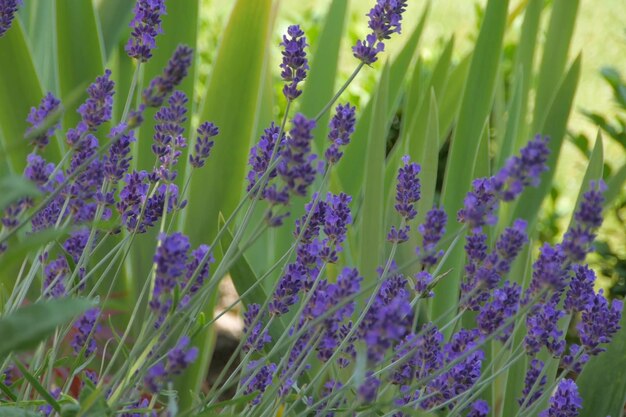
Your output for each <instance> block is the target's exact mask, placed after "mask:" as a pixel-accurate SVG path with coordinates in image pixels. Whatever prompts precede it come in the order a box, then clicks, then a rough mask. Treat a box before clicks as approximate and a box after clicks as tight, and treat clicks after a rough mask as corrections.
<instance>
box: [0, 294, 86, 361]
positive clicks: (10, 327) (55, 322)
mask: <svg viewBox="0 0 626 417" xmlns="http://www.w3.org/2000/svg"><path fill="white" fill-rule="evenodd" d="M92 305H93V303H92V302H91V301H89V300H86V299H80V298H60V299H56V300H46V301H39V302H37V303H34V304H30V305H27V306H25V307H20V308H19V309H17V310H15V311H14V312H11V313H9V314H6V315H3V316H2V317H0V334H1V335H2V338H0V358H2V357H5V356H6V355H7V354H9V353H11V352H20V351H23V350H27V349H30V348H32V347H35V346H37V344H38V343H39V342H41V341H43V340H45V339H46V337H48V336H49V335H51V334H52V333H54V331H55V329H56V328H57V327H58V326H60V325H63V324H65V323H67V322H69V321H70V320H72V319H73V318H74V317H76V316H78V315H80V314H81V313H83V312H84V311H85V310H87V309H88V308H89V307H90V306H92Z"/></svg>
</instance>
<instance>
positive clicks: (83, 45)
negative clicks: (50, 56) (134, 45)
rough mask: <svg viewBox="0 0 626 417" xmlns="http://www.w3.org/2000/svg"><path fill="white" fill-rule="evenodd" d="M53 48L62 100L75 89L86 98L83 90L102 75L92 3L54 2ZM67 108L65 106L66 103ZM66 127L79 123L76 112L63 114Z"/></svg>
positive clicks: (98, 32) (69, 0)
mask: <svg viewBox="0 0 626 417" xmlns="http://www.w3.org/2000/svg"><path fill="white" fill-rule="evenodd" d="M56 28H57V31H56V47H57V65H58V79H59V87H60V93H61V99H62V100H63V101H65V99H66V97H68V96H69V95H71V93H72V92H73V91H74V90H75V89H76V88H77V87H82V88H83V91H82V93H81V96H80V98H79V102H82V101H83V100H84V99H85V98H86V97H87V92H86V90H85V89H86V87H87V86H88V85H89V84H90V83H92V82H93V81H94V80H95V79H96V77H98V76H100V75H102V74H103V73H104V64H103V62H104V58H103V53H102V45H101V39H100V30H99V27H98V24H97V21H96V15H95V13H94V10H93V5H92V3H91V1H79V2H76V1H73V0H56ZM66 105H67V103H66ZM64 120H65V127H66V128H67V127H74V126H75V125H76V124H77V123H78V121H79V120H80V115H79V114H78V113H77V112H76V111H75V109H68V111H66V112H65V117H64Z"/></svg>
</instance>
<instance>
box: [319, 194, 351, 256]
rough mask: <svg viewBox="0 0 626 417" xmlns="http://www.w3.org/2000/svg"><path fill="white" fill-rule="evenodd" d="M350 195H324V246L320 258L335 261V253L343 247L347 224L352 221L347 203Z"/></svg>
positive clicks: (349, 200)
mask: <svg viewBox="0 0 626 417" xmlns="http://www.w3.org/2000/svg"><path fill="white" fill-rule="evenodd" d="M351 202H352V197H350V196H349V195H347V194H344V193H340V194H338V195H334V194H331V193H328V195H327V196H326V205H325V207H326V210H325V211H324V214H325V218H324V233H325V234H326V239H325V240H324V242H323V244H324V248H323V249H322V251H321V253H320V257H321V258H322V260H325V261H327V262H330V263H335V262H337V259H338V258H337V253H338V252H341V251H342V250H343V248H342V247H341V244H342V243H343V241H344V240H346V234H347V232H348V226H349V225H350V224H351V223H352V214H351V213H350V207H349V204H350V203H351Z"/></svg>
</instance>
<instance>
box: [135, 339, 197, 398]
mask: <svg viewBox="0 0 626 417" xmlns="http://www.w3.org/2000/svg"><path fill="white" fill-rule="evenodd" d="M189 342H190V340H189V338H188V337H187V336H183V337H181V338H180V339H179V340H178V342H177V343H176V346H174V347H173V348H172V349H170V350H169V352H167V357H166V360H165V361H160V362H158V363H156V364H155V365H153V366H151V367H150V369H148V372H147V373H146V376H145V378H144V381H143V382H144V386H145V387H146V388H147V389H148V390H149V391H150V392H152V393H154V394H157V393H158V392H159V391H160V390H161V388H163V386H164V385H165V384H166V383H167V382H168V381H171V380H172V378H174V377H175V376H177V375H180V374H181V373H182V372H183V371H184V370H185V369H186V368H187V367H189V365H191V364H192V363H193V362H195V360H196V359H197V358H198V348H196V347H191V348H190V347H188V346H189Z"/></svg>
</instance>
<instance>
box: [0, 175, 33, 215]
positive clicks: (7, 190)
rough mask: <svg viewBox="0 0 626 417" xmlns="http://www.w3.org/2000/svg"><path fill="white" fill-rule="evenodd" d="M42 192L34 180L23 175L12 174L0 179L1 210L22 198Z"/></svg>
mask: <svg viewBox="0 0 626 417" xmlns="http://www.w3.org/2000/svg"><path fill="white" fill-rule="evenodd" d="M39 194H41V192H40V191H39V188H37V186H36V185H35V183H33V182H32V181H29V180H27V179H26V178H24V177H23V176H21V175H11V176H6V177H3V178H1V179H0V212H3V211H4V209H5V208H6V207H7V206H9V205H10V204H12V203H15V202H17V201H18V200H19V199H20V198H24V197H36V196H38V195H39Z"/></svg>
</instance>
